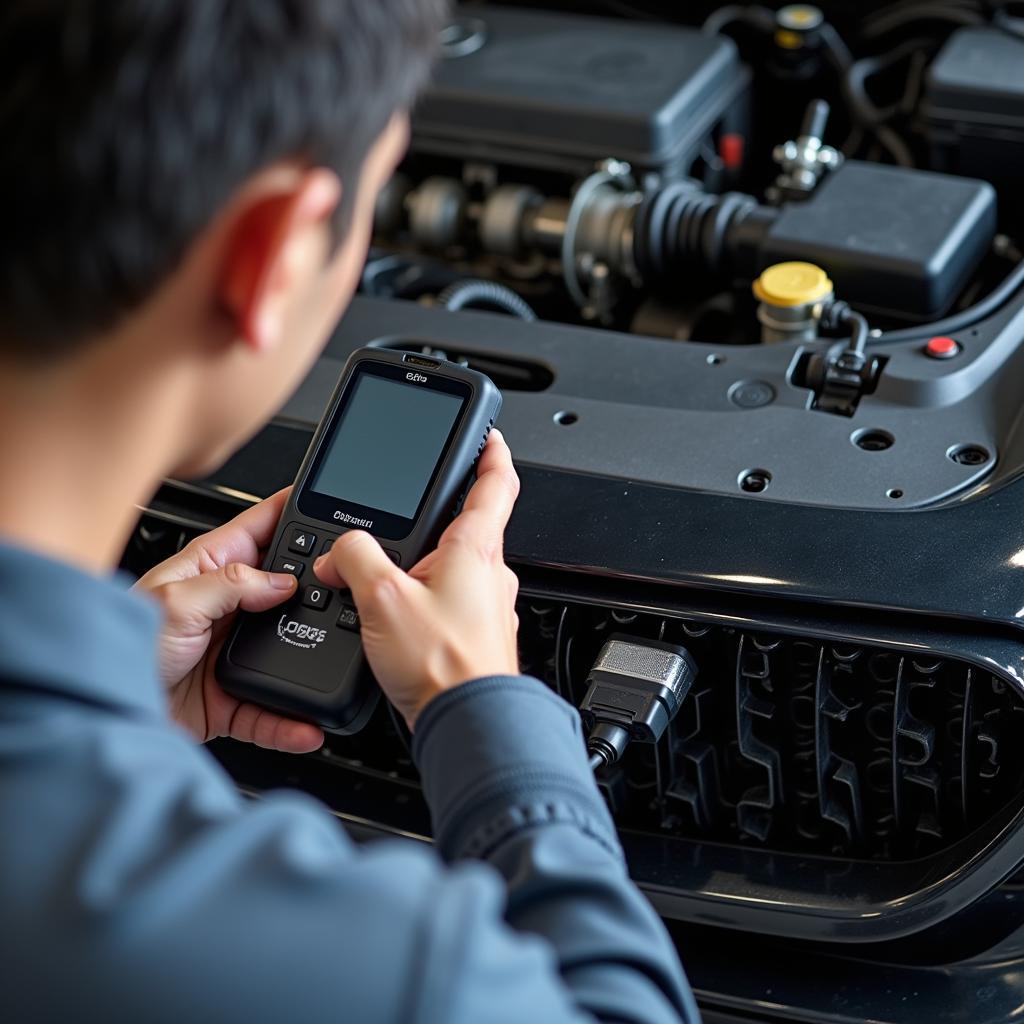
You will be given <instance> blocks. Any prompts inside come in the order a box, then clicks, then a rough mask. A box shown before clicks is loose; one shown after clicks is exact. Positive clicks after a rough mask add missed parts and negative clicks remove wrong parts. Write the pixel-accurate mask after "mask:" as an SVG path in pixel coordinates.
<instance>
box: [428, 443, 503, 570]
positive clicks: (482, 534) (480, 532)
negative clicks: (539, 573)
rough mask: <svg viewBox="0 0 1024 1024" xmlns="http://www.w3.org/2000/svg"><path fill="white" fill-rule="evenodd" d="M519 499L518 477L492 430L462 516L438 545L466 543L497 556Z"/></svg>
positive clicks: (445, 533)
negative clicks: (455, 542)
mask: <svg viewBox="0 0 1024 1024" xmlns="http://www.w3.org/2000/svg"><path fill="white" fill-rule="evenodd" d="M518 497H519V477H518V476H517V475H516V471H515V467H514V466H513V465H512V453H511V452H510V451H509V449H508V445H507V444H505V438H504V437H503V436H502V434H501V432H500V431H499V430H492V431H491V436H490V439H489V440H488V442H487V447H486V448H485V449H484V453H483V455H481V456H480V463H479V465H478V467H477V475H476V482H475V483H474V484H473V486H472V488H471V489H470V492H469V495H468V496H467V498H466V502H465V504H464V505H463V507H462V512H461V513H460V514H459V516H458V517H457V518H456V520H455V522H453V523H452V524H451V526H449V527H448V529H447V530H445V532H444V535H443V536H442V538H441V545H444V544H445V542H446V541H448V542H450V541H452V540H459V541H464V542H465V541H468V542H470V543H472V544H473V545H474V546H475V547H477V548H479V549H480V550H482V551H484V552H486V553H489V554H500V552H501V549H502V540H503V538H504V536H505V527H506V526H507V525H508V520H509V517H510V516H511V515H512V509H513V507H514V506H515V503H516V498H518Z"/></svg>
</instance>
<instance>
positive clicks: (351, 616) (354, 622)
mask: <svg viewBox="0 0 1024 1024" xmlns="http://www.w3.org/2000/svg"><path fill="white" fill-rule="evenodd" d="M338 625H339V626H341V628H342V629H351V630H353V631H355V632H358V631H359V612H357V611H356V610H355V608H353V607H352V606H351V605H348V604H346V605H343V606H342V609H341V614H340V615H339V616H338Z"/></svg>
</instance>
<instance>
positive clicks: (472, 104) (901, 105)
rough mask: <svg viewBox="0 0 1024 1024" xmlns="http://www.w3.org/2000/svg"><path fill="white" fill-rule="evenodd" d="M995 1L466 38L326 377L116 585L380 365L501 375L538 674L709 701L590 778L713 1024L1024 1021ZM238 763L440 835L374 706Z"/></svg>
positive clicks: (1015, 195)
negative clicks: (633, 670)
mask: <svg viewBox="0 0 1024 1024" xmlns="http://www.w3.org/2000/svg"><path fill="white" fill-rule="evenodd" d="M1008 6H1009V7H1012V6H1013V5H995V4H983V3H972V2H968V0H963V2H953V0H949V2H940V3H934V4H922V3H920V2H917V0H903V2H895V3H894V2H889V3H871V4H857V5H855V4H852V3H835V4H828V3H823V4H822V5H821V6H820V7H813V6H810V5H789V6H785V7H782V8H780V9H778V10H770V9H768V8H765V7H760V6H745V5H730V6H722V7H719V6H717V5H714V4H686V5H676V4H667V3H662V4H657V3H653V2H652V3H644V2H642V0H635V2H632V3H619V2H608V3H596V2H595V3H576V4H571V3H564V4H549V5H543V6H541V5H535V6H531V5H528V4H525V3H505V4H500V5H499V4H478V3H467V4H464V5H463V6H460V7H459V8H457V10H456V12H455V14H454V15H453V18H452V21H451V23H450V25H449V27H448V28H447V29H446V31H445V34H444V37H443V39H442V44H441V50H442V55H441V60H440V62H439V66H438V69H437V73H436V75H435V77H434V81H433V83H432V84H431V86H430V87H429V89H428V91H427V93H426V95H425V96H424V97H423V99H422V101H421V103H420V105H419V106H418V107H417V109H416V110H415V111H414V113H413V119H412V125H413V131H412V141H411V146H410V149H409V153H408V155H407V157H406V159H405V161H404V163H403V164H402V166H401V168H400V169H399V171H398V172H397V173H396V175H395V176H394V178H393V179H392V180H391V182H390V184H389V185H388V187H387V188H386V189H385V191H384V192H383V194H382V195H381V197H380V200H379V202H378V205H377V211H376V221H375V232H374V239H373V244H372V248H371V251H370V253H369V256H368V259H367V262H366V266H365V269H364V272H363V276H362V281H361V285H360V289H359V294H358V295H357V297H356V298H355V300H354V302H353V304H352V306H351V308H350V310H349V312H348V313H347V314H346V316H345V317H344V319H343V320H342V322H341V324H340V325H339V326H338V328H337V330H336V332H335V333H334V335H333V336H332V338H331V340H330V342H329V343H328V345H327V348H326V349H325V351H324V354H323V356H322V358H321V359H320V360H319V362H318V363H317V365H316V366H315V367H314V369H313V371H312V372H311V373H310V375H309V376H308V377H307V379H306V380H305V382H304V383H303V385H302V386H301V388H300V389H299V390H298V392H297V393H296V394H295V395H294V396H293V397H292V399H291V400H290V401H289V403H288V404H287V405H286V407H285V408H284V409H283V410H282V411H281V412H280V414H279V415H278V416H277V417H276V418H275V420H274V421H273V422H272V423H271V424H269V425H268V426H267V427H266V428H265V429H264V430H263V431H262V432H261V433H260V434H259V435H257V436H256V437H255V438H254V439H253V440H252V441H251V442H250V443H249V444H248V445H247V446H246V447H245V448H243V449H242V450H241V451H240V452H239V453H238V454H237V455H235V456H234V457H233V458H232V459H231V460H229V462H228V463H227V464H226V465H225V466H224V467H222V468H221V469H220V470H219V471H218V472H217V473H215V474H214V475H213V476H212V477H210V478H208V479H206V480H201V481H182V480H168V481H166V482H165V484H164V486H163V487H162V488H161V489H160V491H159V492H158V493H157V494H156V495H155V496H154V498H153V500H152V502H151V503H150V505H149V506H148V507H147V508H146V509H144V510H142V516H141V519H140V522H139V525H138V527H137V529H136V532H135V535H134V536H133V538H132V542H131V545H130V547H129V549H128V550H127V551H126V553H125V557H124V566H125V568H127V569H128V570H130V571H132V572H135V573H141V572H143V571H145V570H146V569H147V568H148V567H149V566H151V565H152V564H154V563H155V562H156V561H158V560H160V559H162V558H165V557H167V556H169V555H170V554H173V553H174V551H176V550H178V549H179V548H180V547H181V546H183V545H184V544H185V543H187V542H188V540H189V539H191V537H193V536H195V535H196V533H198V532H201V531H203V530H205V529H209V528H211V527H212V526H215V525H217V524H219V523H220V522H223V521H224V520H226V519H227V518H229V517H231V516H232V515H234V514H236V513H237V512H238V511H239V510H240V509H242V508H244V507H246V506H247V505H249V504H251V503H252V502H254V501H257V500H259V499H261V498H263V497H266V496H267V495H269V494H271V493H273V492H274V491H276V490H277V489H279V488H280V487H283V486H285V485H287V484H288V483H290V482H291V480H292V478H293V476H294V473H295V469H296V467H297V466H298V464H299V462H300V461H301V459H302V455H303V453H304V451H305V449H306V447H307V445H308V443H309V440H310V437H311V435H312V432H313V429H314V427H315V425H316V423H317V422H318V421H319V419H320V417H321V415H322V412H323V410H324V407H325V404H326V402H327V400H328V398H329V396H330V393H331V390H332V389H333V386H334V383H335V381H336V379H337V377H338V373H339V371H340V369H341V366H342V364H343V363H344V360H345V359H346V357H347V356H348V354H349V353H350V352H352V351H353V350H355V349H357V348H359V347H361V346H364V345H373V346H380V347H386V348H393V349H402V350H411V351H415V352H419V353H422V354H424V355H427V356H437V355H442V356H444V357H446V358H448V359H452V360H455V361H457V362H461V363H464V364H465V365H467V366H469V367H471V368H473V369H476V370H480V371H482V372H484V373H486V374H488V375H489V376H490V377H491V378H492V379H493V380H494V382H495V383H496V384H497V385H498V386H499V387H500V388H501V390H502V393H503V396H504V408H503V412H502V417H501V422H500V426H501V428H502V431H503V433H504V434H505V436H506V438H507V439H508V441H509V444H510V446H511V448H512V451H513V453H514V455H515V458H516V464H517V468H518V470H519V472H520V476H521V478H522V483H523V489H522V495H521V498H520V501H519V504H518V506H517V509H516V512H515V514H514V516H513V520H512V524H511V526H510V529H509V533H508V537H507V540H506V553H507V558H508V561H509V564H510V565H511V566H512V568H513V569H514V570H515V571H516V572H517V574H518V575H519V577H520V582H521V596H520V599H519V605H518V612H519V617H520V623H521V629H520V643H521V658H522V666H523V671H524V672H527V673H530V674H532V675H535V676H537V677H538V678H540V679H541V680H543V681H544V682H545V683H547V684H548V685H549V686H551V687H552V689H554V690H555V691H556V692H558V693H560V694H561V695H562V696H564V697H565V698H566V699H568V700H569V701H571V702H572V703H574V704H575V705H578V704H579V702H580V700H581V698H582V697H583V686H584V683H585V680H586V678H587V674H588V670H589V668H590V666H591V665H592V664H593V662H594V659H595V657H596V656H597V654H598V651H599V650H600V648H601V646H602V644H603V643H604V641H605V640H606V639H607V637H608V636H609V635H610V634H611V633H619V634H626V635H629V636H635V637H640V638H648V639H656V640H667V641H670V642H672V643H675V644H679V645H681V646H683V647H685V648H686V649H687V650H688V651H689V652H690V654H691V655H692V656H693V658H694V660H695V662H696V664H697V667H698V675H697V679H696V682H695V684H694V687H693V690H692V692H691V695H690V696H689V698H688V700H687V702H686V704H685V705H684V707H683V709H682V711H681V713H680V715H679V717H678V718H677V719H676V720H675V721H674V722H673V723H672V724H671V725H670V727H669V729H668V731H667V733H666V734H665V736H664V737H662V739H661V740H660V741H659V742H658V743H657V744H656V745H651V746H644V745H642V744H635V745H634V746H633V747H631V748H630V749H629V750H628V751H627V754H626V756H625V758H624V759H623V761H622V762H621V763H619V764H617V765H614V766H612V767H611V768H608V769H606V770H603V771H602V772H601V773H600V774H599V783H600V786H601V789H602V792H603V794H604V796H605V798H606V800H607V803H608V805H609V807H610V808H611V810H612V812H613V815H614V817H615V819H616V823H617V825H618V826H619V828H620V831H621V835H622V839H623V844H624V847H625V850H626V854H627V860H628V863H629V868H630V872H631V874H632V876H633V877H634V879H635V880H636V881H637V882H638V883H639V884H640V886H641V887H642V888H643V889H644V891H645V892H646V893H647V894H648V896H649V897H650V898H651V900H652V902H653V903H654V905H655V907H656V908H657V909H658V911H659V912H660V913H661V914H662V915H663V916H664V917H665V919H666V920H667V921H668V922H669V924H670V927H671V928H672V931H673V935H674V936H675V937H676V940H677V942H678V943H679V945H680V949H681V951H682V953H683V957H684V963H685V964H686V966H687V970H688V972H689V975H690V978H691V980H692V982H693V985H694V988H695V990H696V991H697V994H698V997H699V999H700V1001H701V1006H702V1011H703V1012H704V1013H705V1015H706V1019H707V1020H708V1021H739V1020H744V1021H752V1020H763V1021H781V1020H820V1019H828V1020H833V1021H844V1020H851V1021H852V1020H864V1019H871V1020H879V1021H896V1020H902V1019H906V1016H905V1015H906V1014H907V1012H908V1002H907V1001H908V1000H911V1002H912V1005H913V1012H914V1013H915V1014H916V1015H919V1016H921V1017H922V1019H930V1020H935V1021H943V1020H956V1019H962V1018H958V1017H957V1013H956V1011H957V1007H958V1006H963V1005H964V1000H965V999H967V1000H968V1001H969V1002H970V1004H971V1005H973V1006H975V1008H976V1011H977V1012H976V1013H974V1014H972V1017H971V1019H972V1020H977V1021H989V1020H991V1021H995V1020H1004V1019H1007V1018H1008V1017H1009V1016H1010V1015H1011V1013H1012V1012H1013V1011H1015V1010H1017V1008H1018V1007H1019V1006H1020V1005H1021V1003H1024V998H1021V982H1020V977H1021V973H1020V972H1021V970H1022V969H1024V925H1022V924H1021V922H1022V921H1024V875H1022V874H1020V873H1019V872H1020V868H1021V865H1022V862H1024V745H1022V744H1021V743H1020V741H1019V739H1018V735H1019V733H1020V731H1021V730H1024V633H1022V631H1021V626H1022V621H1024V607H1022V606H1024V590H1022V588H1021V586H1020V581H1021V579H1022V578H1024V577H1022V573H1024V528H1022V526H1021V525H1020V524H1021V523H1022V522H1024V481H1022V479H1021V475H1022V473H1021V471H1022V468H1024V430H1022V424H1021V415H1020V394H1021V389H1022V384H1024V253H1022V250H1021V246H1022V245H1024V219H1022V218H1024V205H1022V203H1021V200H1020V194H1019V188H1018V186H1017V182H1018V181H1019V180H1020V176H1021V172H1022V171H1024V75H1022V74H1021V70H1020V69H1021V68H1024V21H1020V20H1018V19H1017V18H1016V17H1014V16H1013V15H1012V13H1008V10H1007V7H1008ZM212 747H213V749H214V750H215V752H216V754H217V756H218V757H219V758H220V760H221V761H222V763H223V764H224V765H225V767H226V768H227V769H228V771H229V772H230V773H231V774H232V775H233V777H234V778H235V779H236V781H237V783H238V785H239V786H240V787H241V788H242V789H243V790H244V791H246V792H248V793H251V794H253V795H257V794H258V793H259V792H261V791H264V790H266V789H270V788H274V787H279V786H291V787H297V788H300V789H303V790H306V791H308V792H311V793H313V794H315V795H316V796H318V797H320V798H321V799H323V800H324V801H325V802H326V803H327V804H328V805H329V806H330V807H331V808H332V809H333V810H334V811H335V812H336V813H337V814H338V815H339V817H340V818H341V819H342V821H344V822H345V824H346V826H347V827H348V828H349V829H350V830H351V831H353V833H354V834H356V835H359V836H364V837H367V838H368V837H372V836H378V835H403V836H412V837H416V838H421V839H424V840H426V839H428V837H429V835H430V823H429V817H428V814H427V810H426V805H425V803H424V801H423V799H422V795H421V793H420V789H419V785H418V778H417V773H416V769H415V766H414V765H413V763H412V759H411V757H410V755H409V752H408V750H407V748H406V745H405V741H404V739H403V737H402V735H401V734H400V731H399V730H397V729H396V727H395V724H394V722H393V720H392V718H391V717H390V716H389V715H388V713H387V710H386V709H385V708H383V707H381V708H379V709H378V711H377V712H376V713H375V716H374V718H373V720H372V721H371V723H370V725H369V726H368V727H367V729H366V730H365V731H364V732H362V733H360V734H359V735H357V736H352V737H341V736H329V737H328V740H327V743H326V745H325V746H324V748H323V749H322V750H321V751H319V752H318V753H316V754H313V755H309V756H306V757H301V758H300V757H288V756H285V755H280V754H274V753H269V752H266V751H261V750H256V749H249V748H246V747H242V746H241V745H238V744H235V743H232V742H230V741H217V742H215V743H214V744H213V745H212ZM737 963H742V965H743V969H742V971H739V970H738V969H737ZM865 970H870V971H871V972H873V974H874V975H875V979H876V984H875V985H874V986H873V987H871V988H866V987H864V986H863V985H859V984H858V982H857V980H856V979H857V976H858V972H863V971H865ZM879 978H881V979H883V981H884V984H879V983H878V979H879ZM965 993H967V995H965ZM975 993H980V994H978V995H977V998H975V995H974V994H975Z"/></svg>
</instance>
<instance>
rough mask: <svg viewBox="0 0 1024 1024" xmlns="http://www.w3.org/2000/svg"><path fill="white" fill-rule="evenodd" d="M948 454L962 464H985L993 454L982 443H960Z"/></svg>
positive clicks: (947, 453)
mask: <svg viewBox="0 0 1024 1024" xmlns="http://www.w3.org/2000/svg"><path fill="white" fill-rule="evenodd" d="M946 455H948V456H949V458H951V459H952V460H953V461H954V462H955V463H957V464H958V465H960V466H984V465H985V463H986V462H988V460H989V458H991V456H990V455H989V453H988V451H987V450H986V449H985V448H982V447H981V445H980V444H958V445H955V446H954V447H952V448H950V449H949V451H948V452H946Z"/></svg>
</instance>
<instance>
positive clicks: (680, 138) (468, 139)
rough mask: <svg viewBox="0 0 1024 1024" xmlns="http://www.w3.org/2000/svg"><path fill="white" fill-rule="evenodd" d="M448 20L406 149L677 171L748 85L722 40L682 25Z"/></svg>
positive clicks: (534, 18) (485, 10)
mask: <svg viewBox="0 0 1024 1024" xmlns="http://www.w3.org/2000/svg"><path fill="white" fill-rule="evenodd" d="M456 19H457V21H456V25H457V28H456V29H454V30H453V31H454V32H455V34H456V36H457V38H458V40H459V42H457V43H454V44H452V45H449V46H448V47H446V48H445V49H444V50H443V52H444V59H443V60H442V61H441V63H440V66H439V67H438V69H437V72H436V74H435V77H434V81H433V83H432V85H431V86H430V87H429V89H428V91H427V93H426V95H425V96H424V97H423V99H422V100H421V102H420V104H419V106H418V108H417V110H416V113H415V116H414V119H413V149H414V150H416V151H420V152H436V153H439V154H441V155H443V156H458V157H462V158H464V159H465V158H476V159H491V160H500V161H509V162H512V163H516V164H525V165H534V166H542V167H550V168H552V169H560V170H566V171H570V172H575V173H579V172H583V173H586V172H588V171H589V170H592V169H593V165H594V162H595V161H598V160H601V159H603V158H605V157H617V158H619V159H622V160H628V161H629V162H630V163H632V164H633V166H634V167H636V168H638V169H640V170H654V171H659V172H662V173H671V172H673V171H678V172H682V171H685V170H686V169H687V168H688V167H689V164H690V163H691V162H692V160H693V157H694V156H695V155H696V150H697V148H698V147H699V146H700V144H701V142H702V141H703V140H704V139H705V138H706V136H707V134H708V132H709V131H710V130H711V129H712V128H713V127H714V125H715V124H716V122H717V121H718V120H719V119H720V118H722V117H723V116H724V115H725V114H726V112H729V116H736V113H737V112H736V110H734V107H735V101H736V99H737V97H738V96H739V95H740V94H741V93H742V92H743V91H744V90H745V88H746V85H747V82H748V80H749V72H748V71H747V69H746V68H745V67H744V66H743V65H742V64H741V63H740V60H739V56H738V54H737V51H736V47H735V45H734V44H733V42H732V40H730V39H728V38H726V37H724V36H708V35H704V34H702V33H701V32H699V31H697V30H695V29H692V28H681V27H676V26H670V25H662V24H655V23H644V22H630V21H616V20H612V19H606V18H590V17H580V16H578V15H561V14H549V13H546V12H540V11H526V10H516V9H499V8H491V7H476V6H474V7H467V8H460V9H459V10H458V11H457V15H456ZM474 40H475V41H474ZM467 51H471V52H467Z"/></svg>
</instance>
